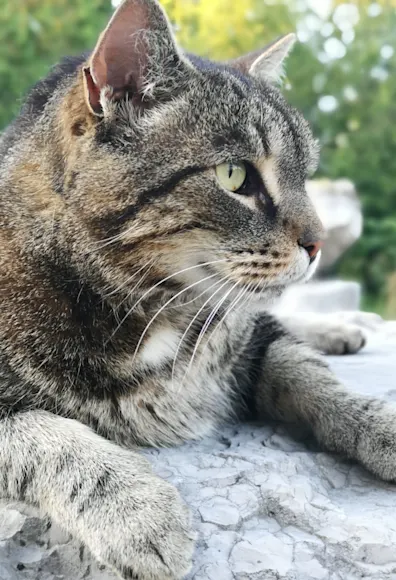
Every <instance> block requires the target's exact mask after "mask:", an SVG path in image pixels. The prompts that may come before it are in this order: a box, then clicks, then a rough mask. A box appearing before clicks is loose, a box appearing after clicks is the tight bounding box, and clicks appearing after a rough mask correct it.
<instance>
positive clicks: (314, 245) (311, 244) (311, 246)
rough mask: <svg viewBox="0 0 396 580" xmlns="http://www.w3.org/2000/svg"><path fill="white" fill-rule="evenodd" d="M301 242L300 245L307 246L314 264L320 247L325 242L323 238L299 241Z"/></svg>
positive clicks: (306, 248)
mask: <svg viewBox="0 0 396 580" xmlns="http://www.w3.org/2000/svg"><path fill="white" fill-rule="evenodd" d="M299 244H300V246H302V247H303V248H305V250H306V252H307V254H308V256H309V262H310V264H312V262H314V260H315V258H316V256H317V255H318V253H319V250H320V248H321V247H322V246H323V242H322V241H321V240H317V241H313V240H309V241H306V240H304V241H301V242H299Z"/></svg>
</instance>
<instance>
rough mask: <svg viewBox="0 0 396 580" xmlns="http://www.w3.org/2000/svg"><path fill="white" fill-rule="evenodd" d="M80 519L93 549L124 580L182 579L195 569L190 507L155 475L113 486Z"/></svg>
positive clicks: (85, 537) (100, 559)
mask: <svg viewBox="0 0 396 580" xmlns="http://www.w3.org/2000/svg"><path fill="white" fill-rule="evenodd" d="M81 520H82V523H83V533H82V534H81V535H82V538H83V540H84V541H85V543H86V544H87V546H88V547H89V548H90V550H91V552H92V553H93V554H94V556H96V558H97V559H98V560H99V561H100V562H101V563H103V564H105V565H107V566H108V567H109V568H111V569H113V570H114V571H115V572H116V573H117V574H118V575H119V576H120V577H121V578H123V579H125V580H126V579H128V580H132V579H133V580H180V579H182V578H183V577H184V576H185V575H186V574H187V572H188V571H189V569H190V567H191V557H192V553H193V548H194V534H193V533H192V532H191V530H190V521H189V520H190V518H189V513H188V510H187V508H186V506H185V504H184V503H183V501H182V500H181V498H180V496H179V493H178V491H177V490H176V489H175V488H174V487H173V486H172V485H170V484H169V483H167V482H165V481H163V480H162V479H160V478H158V477H156V476H154V475H149V474H147V475H140V476H136V477H133V478H132V480H131V481H129V482H123V483H116V484H115V485H114V487H113V489H112V486H108V489H107V493H106V494H105V495H104V496H103V497H102V501H101V502H100V504H97V505H95V506H94V507H92V508H91V509H90V508H89V506H88V507H87V511H86V512H85V513H84V514H82V517H81Z"/></svg>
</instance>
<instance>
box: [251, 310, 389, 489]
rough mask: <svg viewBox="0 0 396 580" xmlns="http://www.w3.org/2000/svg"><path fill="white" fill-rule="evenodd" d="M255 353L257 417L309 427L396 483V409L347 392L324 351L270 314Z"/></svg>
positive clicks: (261, 322)
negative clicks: (300, 340) (303, 341)
mask: <svg viewBox="0 0 396 580" xmlns="http://www.w3.org/2000/svg"><path fill="white" fill-rule="evenodd" d="M250 351H251V353H252V355H251V356H252V359H253V362H252V364H254V365H255V369H257V366H258V365H260V372H259V373H256V377H257V381H256V384H255V386H253V385H252V391H251V393H250V397H249V400H250V406H251V408H252V411H253V412H254V413H255V414H256V416H257V415H258V416H259V417H264V416H268V415H269V416H272V417H274V418H277V419H281V420H285V421H289V422H299V423H303V424H305V425H307V426H308V427H309V428H310V429H311V430H312V431H313V433H314V435H315V436H316V438H317V439H318V441H319V442H320V443H321V444H322V445H323V446H324V447H325V448H327V449H328V450H331V451H336V452H339V453H341V454H343V455H345V456H348V457H350V458H352V459H355V460H357V461H359V462H360V463H361V464H363V465H364V466H365V467H366V468H367V469H369V470H370V471H372V472H373V473H375V474H376V475H378V476H379V477H381V478H382V479H385V480H391V481H392V480H396V406H393V405H390V404H387V403H385V402H383V401H381V400H377V399H374V398H369V397H365V396H360V395H358V394H354V393H352V392H349V391H347V390H346V389H345V388H344V387H343V386H342V385H341V384H340V383H339V381H338V380H337V378H336V377H335V376H334V375H333V374H332V372H331V371H330V370H329V368H328V366H327V364H326V361H325V360H324V359H323V358H321V356H320V355H319V354H318V353H316V352H315V351H314V350H311V349H310V348H309V347H308V346H306V345H304V344H300V343H298V341H296V339H295V338H294V337H293V336H291V335H290V334H289V332H288V331H287V330H286V329H285V328H284V327H283V326H282V325H281V324H280V323H279V322H278V321H277V320H276V319H275V318H273V317H272V316H270V315H265V314H263V315H261V316H260V318H258V320H257V322H256V329H255V332H254V334H253V338H252V342H251V344H250ZM258 359H260V360H258ZM257 375H258V376H257ZM246 376H247V374H246ZM250 376H251V377H252V376H254V373H253V374H251V375H250Z"/></svg>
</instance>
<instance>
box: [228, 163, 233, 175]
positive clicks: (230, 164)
mask: <svg viewBox="0 0 396 580" xmlns="http://www.w3.org/2000/svg"><path fill="white" fill-rule="evenodd" d="M233 172H234V166H233V164H232V163H229V164H228V179H231V177H232V174H233Z"/></svg>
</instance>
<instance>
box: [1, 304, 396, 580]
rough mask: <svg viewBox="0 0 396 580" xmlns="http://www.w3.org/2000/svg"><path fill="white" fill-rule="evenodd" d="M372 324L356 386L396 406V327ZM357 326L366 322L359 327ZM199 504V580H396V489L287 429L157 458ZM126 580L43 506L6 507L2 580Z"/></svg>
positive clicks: (238, 434) (353, 362) (354, 371)
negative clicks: (42, 514)
mask: <svg viewBox="0 0 396 580" xmlns="http://www.w3.org/2000/svg"><path fill="white" fill-rule="evenodd" d="M346 317H347V318H348V317H349V319H351V318H352V321H354V322H359V320H360V321H363V323H364V322H366V324H365V326H366V327H367V328H371V329H376V330H375V332H374V331H373V330H371V331H369V334H370V336H369V342H368V346H367V347H366V349H365V350H364V351H363V352H362V353H361V354H358V355H354V356H350V357H339V358H335V357H334V358H331V359H330V361H331V365H332V366H333V367H334V370H335V372H336V373H337V374H338V376H339V377H340V378H342V380H343V381H344V382H345V384H346V385H347V386H348V387H349V388H351V389H354V390H356V391H360V392H362V393H371V394H375V395H377V396H379V397H384V398H385V399H387V400H388V401H394V402H396V382H395V376H396V357H395V351H396V323H382V324H381V323H380V322H379V320H378V318H377V317H375V316H374V317H370V316H369V317H365V316H363V315H362V314H355V315H353V314H346ZM353 318H354V320H353ZM145 453H146V454H147V455H148V456H149V457H150V458H151V460H152V463H153V465H154V466H155V469H156V471H157V472H158V473H159V474H161V475H163V476H165V477H166V478H167V479H169V480H170V481H172V482H173V483H174V484H175V485H176V486H177V487H178V488H179V489H180V492H181V493H182V495H183V497H184V498H185V499H186V501H187V502H188V503H189V505H190V506H191V508H192V511H193V514H194V527H195V529H196V530H197V531H198V534H199V539H198V543H197V549H196V554H195V560H194V567H193V570H192V572H191V574H190V576H189V580H280V579H282V580H311V579H312V580H313V579H315V580H358V579H360V578H366V579H370V580H396V486H392V485H389V484H385V483H382V482H380V481H377V480H376V479H375V478H374V477H372V476H371V475H370V474H369V473H367V472H366V471H365V470H364V469H362V468H360V467H359V466H357V465H354V464H351V463H349V462H346V461H344V460H343V459H342V458H339V457H336V456H333V455H330V454H327V453H324V452H322V451H320V450H319V449H318V448H317V446H316V445H315V443H314V442H312V441H310V440H306V439H304V436H303V434H302V433H293V434H292V433H291V432H289V431H288V430H287V429H286V428H285V427H284V426H282V425H275V424H274V425H266V426H264V427H260V426H257V425H243V426H236V427H229V428H227V429H224V430H222V432H221V433H219V434H218V436H216V437H213V438H208V439H206V440H204V441H202V442H201V443H198V444H187V445H184V446H183V447H181V448H178V449H165V450H161V451H157V450H148V451H146V452H145ZM82 579H85V580H114V576H112V575H111V574H110V573H109V572H107V571H106V570H105V569H100V568H99V567H98V566H97V565H96V564H95V563H94V562H92V560H91V559H90V557H89V554H87V553H86V552H85V551H84V550H83V549H82V548H81V547H80V545H79V544H78V543H77V542H76V541H73V540H72V539H71V538H69V536H68V535H67V534H65V533H64V532H63V531H62V530H60V528H59V527H58V526H55V525H52V526H51V525H50V523H49V522H48V520H46V519H45V518H44V519H40V518H39V517H37V514H36V513H35V511H34V510H33V509H31V508H27V507H25V506H20V505H6V504H3V505H2V506H0V580H82Z"/></svg>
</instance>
